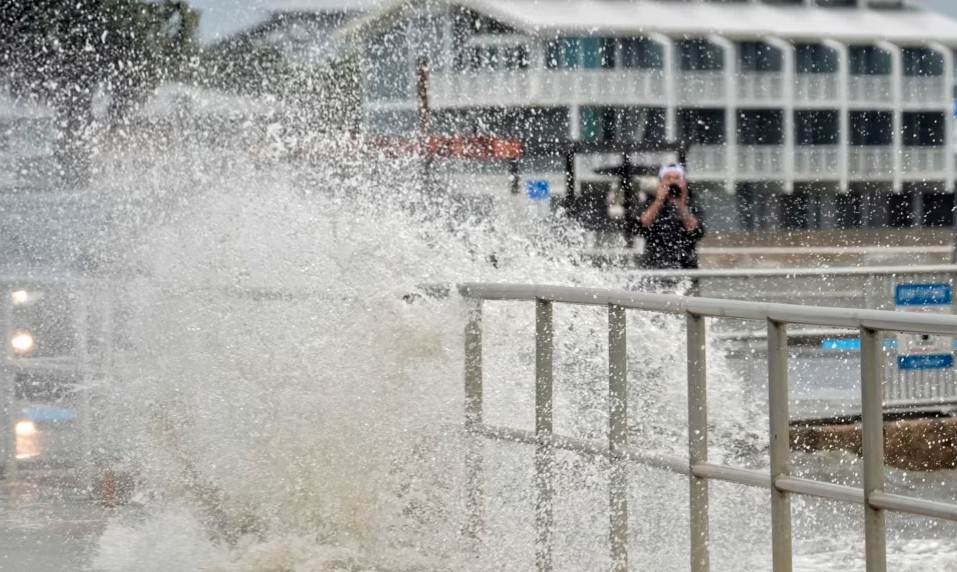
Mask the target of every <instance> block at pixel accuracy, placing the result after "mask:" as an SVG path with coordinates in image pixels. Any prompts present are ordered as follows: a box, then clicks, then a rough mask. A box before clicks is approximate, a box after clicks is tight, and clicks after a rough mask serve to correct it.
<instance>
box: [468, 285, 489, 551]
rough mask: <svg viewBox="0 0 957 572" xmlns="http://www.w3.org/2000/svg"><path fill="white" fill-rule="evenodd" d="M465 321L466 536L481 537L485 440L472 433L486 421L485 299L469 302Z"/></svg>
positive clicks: (483, 515) (483, 502) (473, 299)
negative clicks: (484, 387)
mask: <svg viewBox="0 0 957 572" xmlns="http://www.w3.org/2000/svg"><path fill="white" fill-rule="evenodd" d="M466 303H467V305H468V307H467V310H466V312H467V316H466V322H465V431H466V439H467V440H468V445H467V448H466V456H465V487H466V497H465V503H466V514H467V517H466V518H467V520H466V525H465V534H466V536H468V537H469V538H473V539H476V538H479V537H480V536H481V534H482V530H483V528H484V526H485V491H484V487H483V485H482V465H483V463H482V439H481V438H479V437H477V436H475V435H472V434H471V432H472V430H473V429H474V428H475V427H476V426H478V425H479V424H480V423H481V422H482V300H481V299H476V298H468V299H467V300H466Z"/></svg>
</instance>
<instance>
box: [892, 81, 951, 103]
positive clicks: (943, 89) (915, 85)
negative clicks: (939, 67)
mask: <svg viewBox="0 0 957 572" xmlns="http://www.w3.org/2000/svg"><path fill="white" fill-rule="evenodd" d="M902 92H903V100H904V103H940V102H942V101H947V100H949V99H950V96H951V90H950V89H948V87H947V85H946V82H944V78H943V77H942V76H931V77H905V78H904V85H903V86H902Z"/></svg>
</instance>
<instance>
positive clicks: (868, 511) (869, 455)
mask: <svg viewBox="0 0 957 572" xmlns="http://www.w3.org/2000/svg"><path fill="white" fill-rule="evenodd" d="M882 359H883V348H882V346H881V338H880V336H879V335H878V332H877V331H875V330H871V329H869V328H861V431H862V432H863V441H864V444H863V445H864V559H865V566H866V569H867V572H885V571H886V570H887V530H886V527H885V522H884V511H883V510H881V509H879V508H874V507H872V506H871V504H870V498H871V495H872V494H874V493H879V492H882V491H883V490H884V412H883V403H882V401H881V398H882V396H883V389H882V383H881V381H882V380H881V378H882V376H881V373H882V372H881V368H880V367H878V365H879V364H880V361H881V360H882Z"/></svg>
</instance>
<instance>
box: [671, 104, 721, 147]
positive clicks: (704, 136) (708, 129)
mask: <svg viewBox="0 0 957 572" xmlns="http://www.w3.org/2000/svg"><path fill="white" fill-rule="evenodd" d="M678 132H679V133H680V134H681V140H682V141H684V142H685V143H688V144H691V145H724V143H725V111H724V110H723V109H681V110H679V111H678Z"/></svg>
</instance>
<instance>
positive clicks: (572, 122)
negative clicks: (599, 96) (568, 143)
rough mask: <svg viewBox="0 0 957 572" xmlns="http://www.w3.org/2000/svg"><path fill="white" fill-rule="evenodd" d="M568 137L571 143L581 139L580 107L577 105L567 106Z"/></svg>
mask: <svg viewBox="0 0 957 572" xmlns="http://www.w3.org/2000/svg"><path fill="white" fill-rule="evenodd" d="M568 137H569V139H571V140H573V141H579V140H581V137H582V121H581V106H580V105H578V104H577V103H573V104H571V105H569V106H568Z"/></svg>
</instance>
